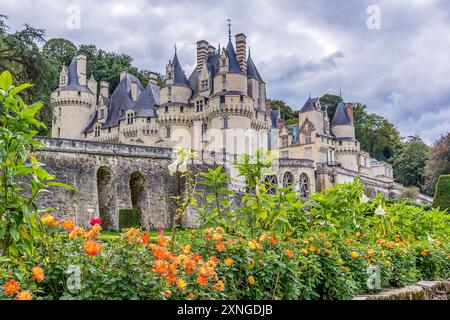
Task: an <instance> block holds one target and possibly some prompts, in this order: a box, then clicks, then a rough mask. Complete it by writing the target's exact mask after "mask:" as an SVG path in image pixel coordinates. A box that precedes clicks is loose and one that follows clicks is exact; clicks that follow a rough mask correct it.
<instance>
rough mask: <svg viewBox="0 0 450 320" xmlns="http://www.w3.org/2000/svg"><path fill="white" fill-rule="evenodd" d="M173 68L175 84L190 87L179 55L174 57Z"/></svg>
mask: <svg viewBox="0 0 450 320" xmlns="http://www.w3.org/2000/svg"><path fill="white" fill-rule="evenodd" d="M172 66H173V84H181V85H189V82H188V80H187V79H186V75H185V74H184V71H183V68H181V64H180V61H178V56H177V53H176V52H175V55H174V56H173V60H172Z"/></svg>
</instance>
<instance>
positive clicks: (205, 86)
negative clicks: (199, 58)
mask: <svg viewBox="0 0 450 320" xmlns="http://www.w3.org/2000/svg"><path fill="white" fill-rule="evenodd" d="M200 88H201V90H207V89H208V80H202V81H201V83H200Z"/></svg>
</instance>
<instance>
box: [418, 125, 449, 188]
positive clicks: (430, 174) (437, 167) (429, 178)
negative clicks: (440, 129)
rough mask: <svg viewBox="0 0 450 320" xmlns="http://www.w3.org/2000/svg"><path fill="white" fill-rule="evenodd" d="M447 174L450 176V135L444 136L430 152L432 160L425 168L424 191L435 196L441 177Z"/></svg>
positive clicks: (429, 160) (435, 143)
mask: <svg viewBox="0 0 450 320" xmlns="http://www.w3.org/2000/svg"><path fill="white" fill-rule="evenodd" d="M445 174H450V133H447V134H446V135H445V136H444V135H442V136H441V138H439V139H438V140H437V141H435V142H434V144H433V146H432V148H431V150H430V158H429V159H428V163H427V165H426V167H425V185H424V191H425V192H426V193H428V194H430V195H433V194H434V190H435V187H436V183H437V181H438V179H439V176H441V175H445Z"/></svg>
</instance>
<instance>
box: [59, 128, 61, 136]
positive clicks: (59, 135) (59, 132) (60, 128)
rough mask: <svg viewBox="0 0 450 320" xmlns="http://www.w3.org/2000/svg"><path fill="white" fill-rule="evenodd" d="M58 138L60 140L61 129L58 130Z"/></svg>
mask: <svg viewBox="0 0 450 320" xmlns="http://www.w3.org/2000/svg"><path fill="white" fill-rule="evenodd" d="M58 138H61V128H58Z"/></svg>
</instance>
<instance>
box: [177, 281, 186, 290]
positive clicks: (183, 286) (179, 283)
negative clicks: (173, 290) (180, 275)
mask: <svg viewBox="0 0 450 320" xmlns="http://www.w3.org/2000/svg"><path fill="white" fill-rule="evenodd" d="M177 287H178V289H180V290H184V289H186V281H184V280H183V279H178V280H177Z"/></svg>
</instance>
